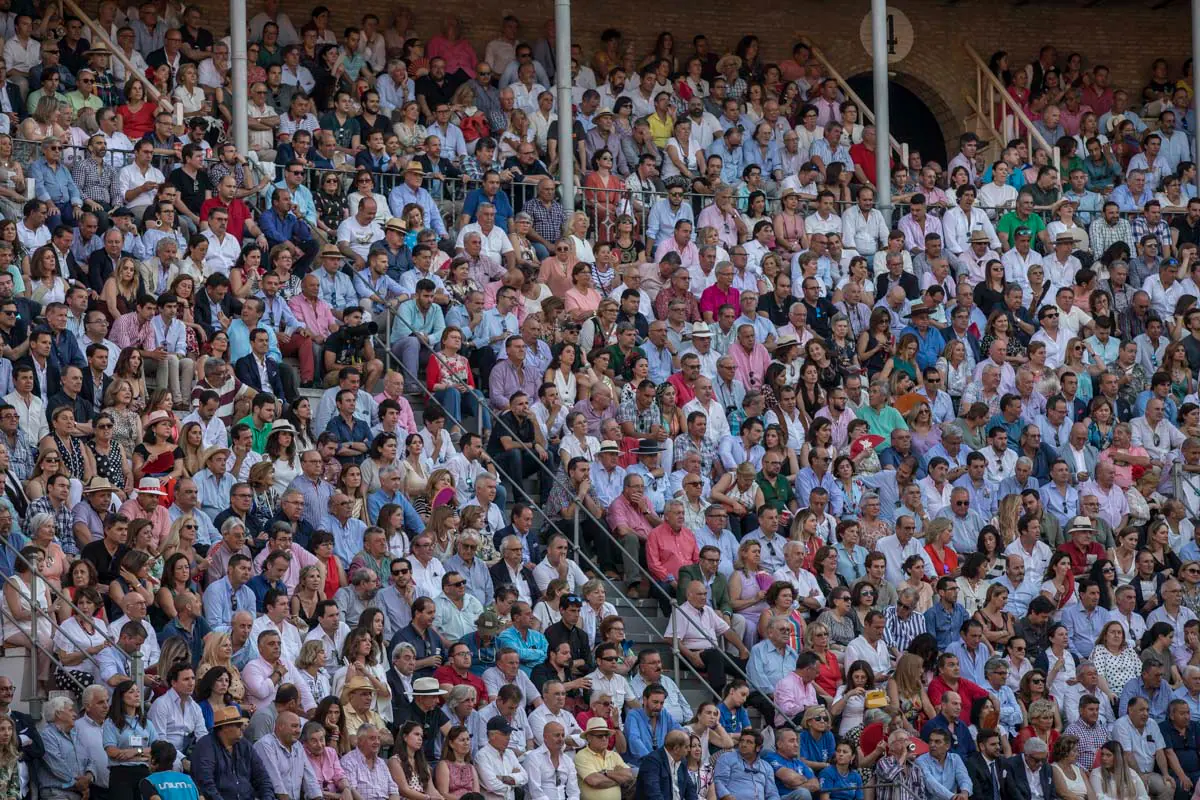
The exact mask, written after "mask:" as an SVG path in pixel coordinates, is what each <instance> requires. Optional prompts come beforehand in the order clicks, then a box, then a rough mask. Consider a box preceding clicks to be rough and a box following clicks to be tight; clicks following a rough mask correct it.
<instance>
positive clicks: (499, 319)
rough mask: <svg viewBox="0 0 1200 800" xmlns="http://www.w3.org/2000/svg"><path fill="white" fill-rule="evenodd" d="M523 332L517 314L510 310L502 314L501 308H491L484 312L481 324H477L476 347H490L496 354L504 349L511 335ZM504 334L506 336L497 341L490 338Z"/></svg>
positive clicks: (474, 339) (480, 320)
mask: <svg viewBox="0 0 1200 800" xmlns="http://www.w3.org/2000/svg"><path fill="white" fill-rule="evenodd" d="M520 332H521V324H520V323H519V322H517V315H516V314H515V313H514V312H512V311H510V312H508V313H507V314H501V313H500V309H499V308H489V309H488V310H486V311H484V312H483V316H482V317H480V319H479V324H478V325H476V326H475V335H474V337H473V342H474V344H475V346H476V347H478V348H483V347H490V348H492V351H493V352H494V353H495V354H496V355H500V352H501V351H502V350H504V343H505V342H506V341H507V340H508V339H509V337H511V336H517V335H518V334H520ZM501 334H504V338H503V339H500V340H499V341H497V342H491V341H490V340H491V339H492V338H494V337H496V336H499V335H501Z"/></svg>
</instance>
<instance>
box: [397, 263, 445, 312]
mask: <svg viewBox="0 0 1200 800" xmlns="http://www.w3.org/2000/svg"><path fill="white" fill-rule="evenodd" d="M422 278H424V279H425V280H427V281H429V282H431V283H432V284H433V291H434V292H435V293H436V292H438V291H445V290H446V284H445V282H444V281H443V280H442V279H441V278H439V277H438V276H437V275H435V274H434V273H432V272H430V273H424V272H421V270H419V269H410V270H409V271H408V272H405V273H404V274H403V275H401V276H400V281H399V284H400V293H401V294H406V295H409V296H412V295H414V294H416V293H417V284H418V283H420V282H421V279H422ZM440 307H441V306H439V308H440ZM459 307H460V306H455V308H459Z"/></svg>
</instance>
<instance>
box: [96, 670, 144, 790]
mask: <svg viewBox="0 0 1200 800" xmlns="http://www.w3.org/2000/svg"><path fill="white" fill-rule="evenodd" d="M141 700H142V698H141V692H140V691H139V689H138V685H137V684H136V683H135V682H133V681H121V682H120V683H118V684H117V688H116V689H114V690H113V695H112V705H111V706H110V707H109V709H108V719H106V720H104V727H103V729H102V734H101V736H102V738H103V742H104V752H105V754H106V755H107V756H108V765H109V769H108V796H109V797H110V798H112V800H138V798H140V797H141V793H140V792H139V791H138V786H139V785H140V784H141V781H142V778H145V777H146V776H147V775H149V774H150V768H149V767H148V766H147V764H148V762H149V760H150V744H151V743H152V742H155V741H157V740H158V731H157V730H156V729H155V727H154V723H153V722H151V721H150V720H148V719H147V718H146V713H145V711H144V710H143V708H142V702H141Z"/></svg>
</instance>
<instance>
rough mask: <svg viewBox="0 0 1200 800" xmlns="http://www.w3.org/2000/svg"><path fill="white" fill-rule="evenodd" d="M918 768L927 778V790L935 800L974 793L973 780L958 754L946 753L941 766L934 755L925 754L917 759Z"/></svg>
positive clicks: (944, 799)
mask: <svg viewBox="0 0 1200 800" xmlns="http://www.w3.org/2000/svg"><path fill="white" fill-rule="evenodd" d="M917 766H918V767H920V768H921V774H922V775H924V776H925V788H926V789H927V790H928V791H929V793H930V794H931V795H933V797H934V798H935V800H950V798H952V797H954V795H956V794H958V793H959V792H962V793H963V794H966V795H970V794H971V792H972V786H971V778H970V776H968V775H967V767H966V765H965V764H963V760H962V758H960V757H959V755H958V753H949V752H948V753H946V760H945V761H943V762H942V763H941V764H939V763H938V762H937V759H936V758H934V757H933V755H932V754H930V753H924V754H922V755H920V756H918V757H917Z"/></svg>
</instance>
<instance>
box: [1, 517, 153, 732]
mask: <svg viewBox="0 0 1200 800" xmlns="http://www.w3.org/2000/svg"><path fill="white" fill-rule="evenodd" d="M4 546H5V547H8V548H10V549H11V551H12V555H13V557H14V558H15V559H16V560H17V561H19V562H20V563H22V564H24V565H25V568H26V569H27V570H28V571H29V572H31V573H33V574H34V575H35V576H36V577H35V580H34V585H33V587H32V588H31V590H30V592H29V597H30V601H29V608H30V619H29V626H30V630H31V631H32V633H33V635H32V636H29V637H28V638H29V641H30V646H29V648H28V650H29V659H30V674H31V676H32V679H33V687H32V688H33V690H34V691H33V693H32V694H29V693H28V690H29V688H30V687H25V688H26V697H25V700H26V701H27V702H28V703H29V710H30V716H31V717H33V718H34V719H35V720H40V719H41V718H42V703H43V702H44V700H45V698H43V697H42V696H41V692H40V690H39V687H38V685H37V684H38V671H39V667H40V663H39V657H42V656H44V657H45V658H48V659H49V660H50V663H51V665H52V666H54V667H59V668H60V669H61V670H62V674H63V677H65V678H66V679H67V680H68V681H70V682H71V683H72V684H74V686H75V690H76V692H82V691H83V690H84V688H86V687H85V686H84V685H83V684H82V683H80V682H79V681H78V680H77V679H76V678H75V676H74V675H72V674H71V670H72V669H75V668H76V667H77V666H78V665H74V666H68V665H66V664H64V663H63V661H62V659H60V658H59V657H58V654H57V653H56V652H55V651H54V649H53V647H50V648H46V647H43V646H42V644H41V642H40V637H39V636H38V635H37V631H38V620H39V618H42V617H44V618H46V619H47V620H49V622H50V626H51V629H54V628H55V627H57V626H58V624H59V623H58V620H57V619H56V618H55V616H54V613H53V606H51V608H49V609H43V608H42V605H41V602H40V598H39V597H38V592H37V584H38V583H39V582H40V583H44V584H45V585H46V586H47V587H48V588H49V589H50V594H51V597H52V598H53V599H54V600H57V601H58V602H61V603H63V604H65V605H66V606H67V607H68V608H70V609H71V611H73V612H74V613H76V614H83V611H81V610H80V608H79V606H77V605H75V602H74V601H73V600H71V597H70V595H69V594H68V593H67V591H66V590H65V589H55V588H54V587H53V586H52V585H51V584H50V582H49V581H47V580H46V579H45V578H43V577H42V576H41V574H40V573H38V571H37V569H36V565H34V564H33V562H31V561H29V559H27V558H25V556H24V555H23V554H22V553H21V551H20V550H17V549H15V548H12V547H11V545H10V544H9V543H8V542H7V540H6V542H5V544H4ZM0 619H2V620H4V621H5V622H7V623H10V624H12V625H14V626H17V627H19V626H20V623H21V621H20V620H18V619H17V618H16V617H15V616H14V615H13V613H12V612H11V611H9V609H8V604H7V603H0ZM96 632H97V633H99V634H100V638H101V639H103V640H104V642H105V644H106V645H107V646H108V647H120V645H119V644H118V643H117V640H116V639H114V638H113V637H112V636H110V635H109V634H108V633H107V632H105V631H104V630H102V629H101V628H99V627H97V628H96ZM80 652H81V653H82V655H83V657H84V660H85V661H90V662H91V663H92V665H93V666H95V667H96V669H97V671H98V670H99V669H100V662H99V661H98V660H97V659H96V657H95V656H94V655H92V654H91V653H89V652H87V651H86V650H80ZM129 659H130V670H131V672H132V673H133V675H132V677H133V679H134V680H135V681H136V682H137V686H138V694H139V697H141V698H142V700H141V702H142V704H143V706H144V705H145V671H144V669H143V664H142V663H141V662H142V654H141V650H140V649H138V650H135V651H134V652H133V653H131V654H129ZM81 663H82V662H81Z"/></svg>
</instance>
